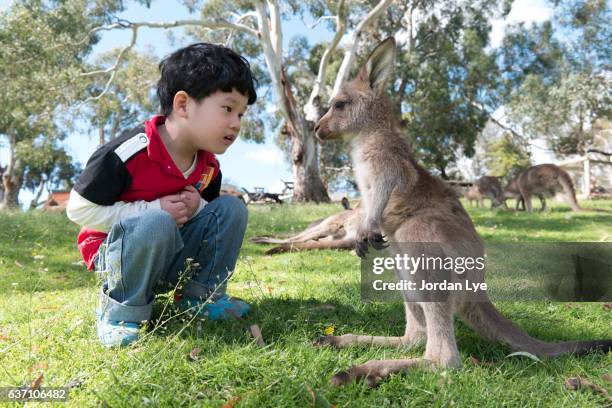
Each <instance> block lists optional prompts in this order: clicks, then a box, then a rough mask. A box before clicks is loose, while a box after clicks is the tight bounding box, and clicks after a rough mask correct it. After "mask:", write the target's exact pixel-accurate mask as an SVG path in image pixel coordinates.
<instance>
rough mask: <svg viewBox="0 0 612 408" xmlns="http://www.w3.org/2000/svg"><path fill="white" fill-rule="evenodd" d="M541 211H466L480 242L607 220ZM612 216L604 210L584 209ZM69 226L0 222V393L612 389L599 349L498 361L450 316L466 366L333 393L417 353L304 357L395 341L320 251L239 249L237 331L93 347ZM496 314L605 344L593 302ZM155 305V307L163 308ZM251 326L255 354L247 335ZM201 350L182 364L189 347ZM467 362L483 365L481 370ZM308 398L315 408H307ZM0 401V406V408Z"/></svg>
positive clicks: (276, 402)
mask: <svg viewBox="0 0 612 408" xmlns="http://www.w3.org/2000/svg"><path fill="white" fill-rule="evenodd" d="M551 204H552V210H551V211H548V212H546V213H543V214H538V213H536V214H525V213H513V212H502V211H500V212H494V211H490V210H485V209H471V208H469V211H470V214H471V215H472V217H473V219H474V222H475V224H476V226H477V228H478V231H479V233H480V234H481V235H482V236H483V238H484V239H485V241H487V242H493V241H509V242H513V241H611V240H612V236H611V235H612V217H611V216H610V215H609V214H602V213H595V212H586V213H578V214H575V213H572V212H570V211H569V210H568V209H567V207H565V206H562V205H555V204H554V203H551ZM583 204H584V205H585V206H591V207H593V206H597V207H604V208H607V209H611V210H612V201H607V202H604V201H598V202H594V203H589V202H585V203H583ZM338 209H339V206H338V205H337V204H330V205H318V206H317V205H305V206H282V207H279V206H265V207H264V206H251V207H249V210H250V220H249V228H248V230H247V238H248V237H251V236H254V235H260V234H270V233H280V232H290V231H292V230H295V231H297V230H300V229H301V228H304V227H305V226H306V225H307V224H308V223H309V222H310V221H312V220H314V219H316V218H319V217H322V216H325V215H328V214H332V213H334V212H337V211H338ZM77 231H78V227H77V226H75V225H72V224H71V223H70V222H69V221H68V220H67V219H66V218H65V217H63V216H61V215H53V214H41V213H37V212H34V213H26V214H21V213H0V278H1V279H0V359H1V360H0V361H1V367H0V386H22V385H27V384H29V383H31V382H32V381H33V380H34V379H35V378H37V377H38V376H39V374H40V373H41V372H42V373H43V374H44V377H43V380H42V385H43V386H66V385H68V384H71V385H72V386H73V388H71V390H70V400H69V402H68V405H69V406H76V407H82V406H99V405H108V406H113V407H116V406H119V407H121V406H124V407H133V406H146V405H152V406H181V405H182V406H193V405H196V406H198V405H199V406H222V405H223V404H225V403H226V402H228V401H232V403H234V404H235V405H236V406H251V407H258V406H275V407H276V406H314V405H316V406H325V402H326V401H327V402H329V403H330V404H333V405H336V406H351V407H353V406H396V405H403V406H415V407H420V406H450V405H454V406H466V407H473V406H491V407H493V406H554V407H576V406H585V407H596V406H603V405H604V404H606V400H605V399H604V398H603V397H602V396H600V395H598V394H595V393H591V392H589V391H584V392H577V391H570V390H567V389H566V388H565V386H564V381H565V379H566V378H568V377H573V376H582V377H585V378H588V379H589V380H590V381H592V382H594V383H596V384H598V385H600V386H602V387H605V388H607V389H608V391H611V390H610V383H609V382H606V381H605V380H604V379H602V376H603V375H604V374H607V373H608V374H609V373H610V367H611V366H612V354H610V353H609V354H608V355H604V354H592V355H588V356H586V357H583V358H575V357H562V358H559V359H555V360H547V361H543V362H541V363H537V362H535V361H532V360H530V359H528V358H523V357H516V358H506V355H507V354H508V353H509V350H508V349H507V348H506V347H504V346H501V345H497V344H490V343H487V342H486V341H484V340H482V339H480V338H478V337H477V336H476V335H475V334H473V333H472V332H471V331H470V330H468V329H467V328H466V327H465V326H464V325H462V324H461V323H458V324H457V338H458V343H459V348H460V350H461V355H462V359H463V362H464V367H463V368H462V369H460V370H450V371H444V372H436V373H432V372H427V371H421V370H415V371H412V372H409V373H407V374H405V375H396V376H393V377H391V379H390V380H389V381H386V382H384V383H382V384H381V385H380V386H379V387H378V388H376V389H368V388H367V386H366V385H365V384H363V383H358V384H352V385H349V386H346V387H341V388H335V387H332V386H331V385H330V383H329V378H330V377H331V375H333V373H334V372H336V371H338V370H341V369H346V368H348V367H349V366H350V365H352V364H359V363H365V362H366V361H368V360H370V359H381V358H402V357H406V356H408V357H418V356H420V355H421V354H422V352H423V349H422V348H417V349H412V350H394V349H386V348H380V347H352V348H348V349H343V350H335V349H332V348H328V347H324V348H314V347H312V346H311V340H312V339H313V338H315V337H316V336H319V335H321V334H322V333H323V331H324V330H325V328H327V327H329V326H333V327H334V328H335V334H344V333H349V332H353V333H364V334H377V335H399V334H401V333H403V330H404V327H403V325H404V323H403V307H402V305H401V304H399V303H391V304H388V303H384V304H381V303H367V304H366V303H361V302H360V300H359V299H360V294H359V260H358V258H357V257H356V256H355V255H354V254H353V253H351V252H348V251H347V252H339V251H321V252H316V253H294V254H284V255H279V256H274V257H269V256H265V255H263V252H264V250H265V249H266V248H267V247H266V246H256V245H254V244H249V243H247V242H245V244H244V246H243V250H242V252H241V256H240V259H239V263H238V266H237V271H236V274H235V276H234V278H233V279H232V281H231V283H230V285H229V291H230V292H231V294H234V295H237V296H240V297H242V298H244V299H246V300H247V301H248V302H250V303H251V304H252V305H253V306H254V312H253V313H252V315H250V316H249V317H248V319H247V320H246V322H238V321H230V322H215V323H212V322H193V321H189V320H187V319H185V318H184V317H183V316H181V315H176V314H173V313H174V312H172V311H170V313H168V311H167V310H165V311H164V303H167V300H164V298H162V299H160V300H159V302H158V306H157V307H156V316H157V317H158V319H159V320H167V321H166V322H165V324H158V325H152V327H150V328H149V331H148V333H147V334H146V335H145V336H144V338H143V340H142V341H139V342H138V343H136V344H135V345H134V346H132V347H128V348H123V349H111V350H108V349H105V348H103V347H102V346H100V345H99V344H98V342H97V338H96V335H95V319H94V315H93V311H94V308H95V306H96V300H97V299H96V294H97V291H98V286H97V283H96V280H95V276H94V275H93V274H92V273H91V272H88V271H86V270H85V268H84V266H83V265H82V264H81V263H80V262H79V261H80V257H79V254H78V252H77V249H76V244H75V237H76V234H77ZM498 307H499V308H500V309H501V310H502V312H503V313H504V314H505V315H506V316H508V317H509V318H511V319H512V320H514V321H515V322H517V323H518V324H519V325H521V326H522V327H523V328H525V329H526V330H527V331H528V332H529V333H531V334H532V335H534V336H537V337H539V338H542V339H544V340H551V341H552V340H572V339H594V338H605V337H608V338H609V337H612V333H611V329H610V328H611V324H610V323H611V322H612V319H611V316H612V315H611V314H610V313H612V312H610V311H605V310H604V308H603V307H602V304H597V303H580V304H578V303H574V304H563V303H545V302H533V303H501V304H498ZM162 312H163V313H162ZM253 323H257V324H258V325H259V327H260V328H261V331H262V333H263V337H264V339H265V341H266V347H264V348H258V347H257V345H256V344H255V342H254V340H253V339H252V338H251V337H250V336H249V334H248V333H247V328H248V325H249V324H253ZM195 348H199V349H200V350H201V351H200V352H199V354H198V355H197V357H196V359H195V361H192V360H191V359H190V358H189V354H190V352H191V351H192V350H193V349H195ZM472 356H474V357H476V358H477V359H478V360H480V361H482V362H486V364H479V363H478V362H475V361H474V360H473V359H472ZM313 395H314V397H315V398H316V404H314V403H313ZM0 404H1V403H0Z"/></svg>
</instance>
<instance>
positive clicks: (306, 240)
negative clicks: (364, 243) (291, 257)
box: [249, 198, 362, 255]
mask: <svg viewBox="0 0 612 408" xmlns="http://www.w3.org/2000/svg"><path fill="white" fill-rule="evenodd" d="M342 206H343V207H344V211H342V212H341V213H338V214H334V215H331V216H329V217H327V218H323V219H321V220H317V221H315V222H313V223H311V224H310V225H309V226H308V227H307V228H306V229H305V230H304V231H302V232H300V233H299V234H296V235H293V236H291V237H287V238H277V237H268V236H260V237H253V238H251V239H250V240H249V241H250V242H255V243H258V244H279V246H277V247H274V248H271V249H269V250H267V251H266V255H272V254H280V253H283V252H289V251H305V250H312V249H353V247H354V246H355V238H356V236H357V229H358V227H359V224H360V223H361V216H362V211H361V208H359V207H356V208H354V209H351V208H350V204H349V201H348V199H346V198H345V199H343V200H342Z"/></svg>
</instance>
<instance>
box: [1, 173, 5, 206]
mask: <svg viewBox="0 0 612 408" xmlns="http://www.w3.org/2000/svg"><path fill="white" fill-rule="evenodd" d="M5 170H6V168H5V167H2V166H0V203H1V202H2V200H4V183H3V182H2V175H4V171H5Z"/></svg>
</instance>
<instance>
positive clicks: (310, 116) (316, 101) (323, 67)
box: [304, 0, 346, 122]
mask: <svg viewBox="0 0 612 408" xmlns="http://www.w3.org/2000/svg"><path fill="white" fill-rule="evenodd" d="M344 5H345V2H344V0H340V3H339V4H338V14H337V15H336V16H334V17H333V18H334V19H335V20H336V34H335V35H334V38H333V39H332V41H331V42H330V43H329V45H328V46H327V48H325V51H324V52H323V56H322V57H321V61H320V62H319V72H318V73H317V79H315V82H314V85H313V86H312V92H311V93H310V98H309V99H308V103H306V105H305V106H304V113H305V114H306V120H309V121H311V122H315V121H317V120H319V109H320V106H321V105H320V102H321V88H322V87H323V85H324V84H325V76H326V71H327V65H328V64H329V60H330V58H331V55H332V53H333V52H334V51H335V50H336V48H337V47H338V44H339V43H340V40H341V39H342V37H343V36H344V32H345V30H346V9H345V7H344ZM321 18H323V17H321ZM321 18H320V19H319V20H321ZM317 24H318V23H317ZM315 25H316V24H315Z"/></svg>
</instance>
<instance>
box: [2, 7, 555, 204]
mask: <svg viewBox="0 0 612 408" xmlns="http://www.w3.org/2000/svg"><path fill="white" fill-rule="evenodd" d="M8 4H9V1H7V0H0V11H3V10H6V8H7V7H8ZM128 6H129V7H128V9H127V10H126V11H125V12H123V13H121V14H120V15H119V17H120V18H124V19H126V20H129V21H159V22H168V21H172V20H177V19H185V18H195V17H196V15H190V14H189V13H188V11H187V9H186V8H185V7H184V6H182V5H181V4H180V3H179V2H177V1H175V0H167V1H153V2H152V4H151V7H150V8H147V7H145V6H143V5H140V4H135V3H131V2H130V3H128ZM551 14H552V11H551V9H550V8H549V7H548V5H547V4H546V2H545V1H544V0H515V2H514V5H513V8H512V11H511V13H510V14H509V16H508V17H507V18H506V19H505V20H497V21H494V22H493V32H492V45H493V46H496V45H499V43H500V42H501V39H502V37H503V30H504V27H505V26H506V25H507V24H510V23H515V22H520V21H524V22H541V21H545V20H546V19H548V18H550V16H551ZM305 20H306V21H305V22H304V21H302V20H301V19H300V18H299V16H297V17H295V18H293V19H291V20H290V21H288V22H283V46H284V47H285V49H286V47H287V44H288V42H289V41H290V40H291V38H293V37H294V36H295V35H298V34H301V35H304V36H306V37H307V38H308V40H309V41H310V43H311V44H314V43H317V42H321V41H329V40H331V38H332V37H333V33H332V32H330V31H328V30H327V29H326V28H325V24H319V25H317V26H316V27H315V28H310V27H309V26H310V25H311V24H312V23H313V20H312V19H308V18H307V17H306V18H305ZM167 31H168V30H164V29H149V28H142V29H140V31H139V34H138V41H137V43H136V47H135V49H136V50H140V51H144V50H153V52H154V53H155V54H156V55H157V56H158V57H159V58H160V59H161V58H163V57H164V56H165V55H167V54H169V53H170V52H172V51H173V50H174V49H175V48H178V47H180V46H182V45H186V44H187V43H185V44H180V43H179V44H177V46H176V47H173V46H171V45H170V43H169V41H168V38H167ZM172 31H173V33H174V37H176V38H180V36H181V34H182V32H183V30H182V29H181V28H176V29H173V30H172ZM348 35H349V33H347V34H346V36H347V37H348ZM129 38H130V32H129V31H128V30H118V31H109V32H105V33H104V34H103V35H102V38H101V41H100V42H99V43H98V44H96V46H95V48H94V50H93V53H92V54H91V55H90V57H89V58H90V59H95V58H96V56H97V55H98V54H100V53H103V52H106V51H108V50H110V49H112V48H116V47H123V46H125V45H127V44H128V43H129ZM78 127H79V128H81V129H84V128H86V127H87V126H86V124H85V123H82V124H81V126H78ZM272 138H273V135H267V137H266V142H265V143H263V144H255V143H253V142H244V141H242V140H241V139H238V140H237V141H236V142H235V143H234V144H233V145H232V146H231V147H230V148H229V149H228V150H227V152H226V153H225V154H223V155H220V156H218V158H219V161H220V164H221V169H222V172H223V175H224V179H225V180H229V181H231V182H232V183H234V184H237V185H239V186H241V187H245V188H247V189H249V190H252V189H253V188H254V187H264V188H265V189H266V190H267V191H270V192H279V189H282V187H283V184H282V182H281V180H287V181H288V180H292V178H293V177H292V174H291V167H290V164H289V163H287V162H286V161H285V157H284V155H283V153H282V152H281V151H280V149H279V148H278V147H276V145H275V144H274V143H273V142H272ZM66 145H67V147H68V148H67V150H68V151H69V152H70V153H71V154H72V156H73V157H74V158H75V159H76V160H77V161H78V162H80V163H81V164H82V165H83V166H84V165H85V163H86V162H87V159H88V158H89V156H90V155H91V154H92V153H93V151H94V150H95V148H96V147H97V134H96V133H95V131H91V132H90V133H87V132H86V131H77V132H73V133H72V134H70V135H69V137H68V138H67V140H66ZM534 155H535V156H534V159H535V162H543V161H550V157H548V156H547V154H546V153H545V151H544V150H543V149H537V148H536V149H535V150H534ZM7 156H8V152H7V149H6V148H4V147H2V146H0V163H6V162H7ZM31 198H32V194H31V193H30V192H27V191H22V192H21V193H20V196H19V199H20V202H21V203H22V204H24V205H26V204H27V205H29V202H30V200H31Z"/></svg>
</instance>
